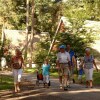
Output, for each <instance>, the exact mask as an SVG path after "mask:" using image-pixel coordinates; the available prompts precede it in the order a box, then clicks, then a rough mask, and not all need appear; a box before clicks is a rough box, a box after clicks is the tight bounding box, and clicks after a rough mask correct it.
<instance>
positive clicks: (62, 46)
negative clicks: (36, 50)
mask: <svg viewBox="0 0 100 100" xmlns="http://www.w3.org/2000/svg"><path fill="white" fill-rule="evenodd" d="M65 49H66V46H65V45H61V46H60V47H59V50H60V52H61V53H64V52H65Z"/></svg>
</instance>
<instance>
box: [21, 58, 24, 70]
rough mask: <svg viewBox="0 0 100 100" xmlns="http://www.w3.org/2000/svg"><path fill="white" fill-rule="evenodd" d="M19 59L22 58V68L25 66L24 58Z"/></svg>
mask: <svg viewBox="0 0 100 100" xmlns="http://www.w3.org/2000/svg"><path fill="white" fill-rule="evenodd" d="M21 60H22V68H23V69H24V68H25V64H24V59H23V57H22V58H21Z"/></svg>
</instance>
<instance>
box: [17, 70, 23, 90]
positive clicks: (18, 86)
mask: <svg viewBox="0 0 100 100" xmlns="http://www.w3.org/2000/svg"><path fill="white" fill-rule="evenodd" d="M21 78H22V69H18V83H17V91H20V83H21Z"/></svg>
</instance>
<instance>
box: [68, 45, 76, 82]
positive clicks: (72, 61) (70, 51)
mask: <svg viewBox="0 0 100 100" xmlns="http://www.w3.org/2000/svg"><path fill="white" fill-rule="evenodd" d="M66 51H67V52H69V54H70V61H71V62H70V65H71V67H70V74H71V77H72V80H73V83H75V79H74V68H75V65H76V59H75V53H74V51H73V50H71V46H70V44H67V45H66Z"/></svg>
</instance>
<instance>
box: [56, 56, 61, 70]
mask: <svg viewBox="0 0 100 100" xmlns="http://www.w3.org/2000/svg"><path fill="white" fill-rule="evenodd" d="M59 67H60V64H59V54H57V60H56V68H59Z"/></svg>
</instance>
